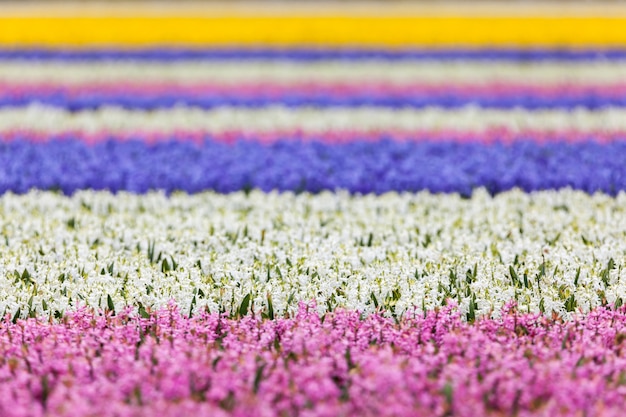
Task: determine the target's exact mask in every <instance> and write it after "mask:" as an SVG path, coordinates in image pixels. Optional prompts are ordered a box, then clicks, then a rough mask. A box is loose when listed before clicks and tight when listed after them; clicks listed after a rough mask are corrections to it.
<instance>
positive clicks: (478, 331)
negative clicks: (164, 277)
mask: <svg viewBox="0 0 626 417" xmlns="http://www.w3.org/2000/svg"><path fill="white" fill-rule="evenodd" d="M625 342H626V310H625V309H624V308H621V309H618V310H612V309H599V310H596V311H593V312H591V313H590V314H588V315H584V316H577V317H575V318H574V319H573V320H571V321H567V322H563V321H561V320H560V319H556V318H548V317H545V316H538V315H526V314H520V313H519V312H517V311H516V309H515V308H514V307H512V306H507V307H506V308H505V310H504V311H503V312H502V316H501V318H499V319H489V318H481V319H478V320H477V321H475V322H474V323H467V322H464V321H462V320H461V319H460V317H459V314H458V312H457V310H456V309H455V307H454V306H448V307H446V308H444V309H442V310H439V311H431V312H428V313H426V314H424V315H423V314H422V313H416V314H415V315H412V314H411V315H408V316H406V317H404V318H402V319H397V320H395V321H394V320H393V319H391V318H384V317H382V316H380V315H378V314H374V315H370V316H367V317H365V318H364V317H361V315H360V314H359V313H358V312H354V311H352V312H351V311H335V312H333V313H328V314H326V315H325V316H322V317H320V316H318V314H317V312H316V310H315V307H314V306H313V305H304V304H303V305H301V307H300V310H299V312H298V313H297V315H295V316H294V317H292V318H281V319H275V320H267V319H266V320H262V319H260V318H258V317H255V316H251V315H248V316H244V317H243V318H241V317H240V318H234V319H229V318H226V317H224V316H219V315H216V314H207V313H203V314H198V315H196V316H194V317H191V318H187V317H184V316H182V315H181V314H180V313H179V312H178V310H177V308H176V307H175V306H174V305H173V304H171V305H170V306H169V308H166V309H163V310H159V311H155V312H152V313H150V312H146V311H143V312H142V314H141V315H140V316H137V315H134V314H131V313H130V312H129V311H125V312H123V313H121V314H119V315H117V316H112V315H111V314H110V313H107V314H104V315H103V314H96V313H92V312H88V311H87V310H85V309H81V310H78V311H76V312H74V313H69V314H67V315H66V316H64V318H62V319H61V320H60V321H58V322H54V323H52V322H49V321H48V320H45V319H41V318H38V319H37V318H32V319H27V320H17V321H15V323H13V322H12V321H11V320H10V317H7V318H5V321H4V322H3V323H2V325H1V326H0V353H1V355H0V414H1V415H3V416H6V417H18V416H31V417H35V416H93V415H98V416H118V417H124V416H140V415H160V416H179V415H215V416H220V415H233V416H252V415H255V416H352V415H362V416H396V417H398V416H416V415H429V416H468V417H469V416H510V415H517V416H530V415H533V416H535V415H545V416H548V415H549V416H579V415H588V416H591V415H593V416H621V415H623V404H624V402H625V401H626V359H625V358H624V349H626V343H625Z"/></svg>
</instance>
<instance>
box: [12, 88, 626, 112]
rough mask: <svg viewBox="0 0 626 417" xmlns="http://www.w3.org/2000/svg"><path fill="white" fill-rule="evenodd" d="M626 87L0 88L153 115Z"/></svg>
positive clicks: (565, 101)
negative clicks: (189, 110)
mask: <svg viewBox="0 0 626 417" xmlns="http://www.w3.org/2000/svg"><path fill="white" fill-rule="evenodd" d="M625 93H626V85H624V84H616V85H610V84H609V85H603V86H596V85H571V84H561V85H550V86H533V85H527V84H519V85H511V84H501V83H498V84H487V85H484V86H475V85H473V84H465V85H463V84H460V85H449V84H441V85H437V84H414V83H411V84H401V83H396V84H387V83H378V84H376V83H368V84H367V85H365V86H364V85H363V83H362V82H360V83H358V84H357V83H343V84H338V83H320V82H308V83H301V84H281V83H275V84H271V83H249V84H237V85H222V84H190V85H185V86H180V85H177V84H169V85H168V84H166V83H154V84H131V85H124V84H121V85H120V84H117V83H115V84H113V83H110V84H106V83H101V84H98V85H93V84H85V85H78V86H59V85H47V84H43V85H37V84H35V85H33V84H30V83H29V84H23V85H19V84H17V85H16V84H12V85H0V108H1V107H16V106H24V105H28V104H30V103H40V104H45V105H48V106H55V107H61V108H66V109H68V110H72V111H78V110H86V109H97V108H100V107H103V106H117V107H122V108H125V109H138V110H153V109H160V108H168V107H173V106H180V105H185V106H190V107H196V108H202V109H212V108H217V107H224V106H238V107H242V108H258V107H263V106H272V105H283V106H288V107H318V108H325V107H338V106H340V107H363V106H372V107H386V108H392V109H400V108H427V107H438V108H459V107H463V106H467V105H475V106H479V107H482V108H497V109H508V108H525V109H546V108H558V109H576V108H579V107H582V108H587V109H595V108H604V107H607V106H613V107H624V106H626V94H625Z"/></svg>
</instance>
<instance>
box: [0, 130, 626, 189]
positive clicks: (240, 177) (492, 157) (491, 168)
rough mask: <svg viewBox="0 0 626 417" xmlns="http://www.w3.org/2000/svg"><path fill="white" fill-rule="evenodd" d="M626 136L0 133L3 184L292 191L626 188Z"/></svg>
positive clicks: (3, 186) (0, 185)
mask: <svg viewBox="0 0 626 417" xmlns="http://www.w3.org/2000/svg"><path fill="white" fill-rule="evenodd" d="M625 158H626V142H624V141H615V142H611V143H607V144H599V143H596V142H593V141H588V142H581V143H566V142H554V143H547V144H539V143H536V142H532V141H519V142H514V143H512V144H503V143H495V144H488V145H487V144H480V143H459V142H455V141H453V140H452V141H445V142H441V141H439V142H429V141H420V142H397V141H391V140H385V138H384V137H382V138H381V140H380V141H374V142H372V141H363V142H359V141H356V142H352V143H345V144H327V143H321V142H300V141H298V140H294V139H286V140H284V141H278V142H275V143H270V144H262V143H259V142H254V141H248V140H246V141H236V142H234V143H232V144H228V143H223V142H218V141H213V140H210V139H206V140H205V141H203V142H201V143H199V144H194V143H190V142H184V141H176V140H172V141H169V142H161V143H157V144H147V143H145V142H144V141H142V140H135V141H133V140H131V141H125V142H121V141H116V140H108V141H104V142H101V143H97V144H94V145H88V144H86V143H84V142H81V141H78V140H72V139H63V140H60V139H59V140H51V141H49V142H43V143H33V142H30V141H28V140H20V139H17V140H13V141H10V142H0V193H4V192H7V191H12V192H17V193H23V192H27V191H28V190H29V189H31V188H38V189H58V190H61V191H63V192H64V193H67V194H71V193H73V192H74V191H76V190H80V189H96V190H100V189H108V190H111V191H114V192H116V191H121V190H126V191H131V192H137V193H143V192H147V191H148V190H151V189H161V190H165V191H166V192H173V191H177V190H182V191H186V192H190V193H195V192H200V191H203V190H215V191H218V192H224V193H228V192H234V191H239V190H248V189H254V188H258V189H261V190H265V191H269V190H274V189H275V190H280V191H295V192H302V191H308V192H320V191H322V190H335V189H346V190H349V191H350V192H353V193H384V192H388V191H420V190H430V191H432V192H457V193H461V194H462V195H470V194H471V192H472V190H473V189H475V188H478V187H485V188H486V189H487V190H489V192H491V193H498V192H501V191H505V190H509V189H512V188H514V187H519V188H521V189H523V190H525V191H534V190H542V189H560V188H564V187H571V188H574V189H580V190H584V191H586V192H589V193H593V192H596V191H602V192H605V193H609V194H616V193H618V192H619V191H622V190H626V166H625V165H624V163H623V161H624V159H625Z"/></svg>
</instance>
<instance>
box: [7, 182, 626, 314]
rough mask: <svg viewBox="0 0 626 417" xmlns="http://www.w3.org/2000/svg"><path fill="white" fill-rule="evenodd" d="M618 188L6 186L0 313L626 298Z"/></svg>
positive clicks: (625, 242)
mask: <svg viewBox="0 0 626 417" xmlns="http://www.w3.org/2000/svg"><path fill="white" fill-rule="evenodd" d="M625 261H626V195H625V194H620V195H619V196H617V197H616V198H612V197H609V196H606V195H600V194H596V195H593V196H589V195H586V194H584V193H582V192H576V191H571V190H563V191H547V192H538V193H532V194H526V193H523V192H521V191H517V190H516V191H510V192H506V193H502V194H499V195H497V196H495V197H491V196H489V195H488V194H487V193H486V192H485V191H483V190H478V191H476V192H475V193H474V195H473V196H472V197H471V198H470V199H463V198H461V197H460V196H458V195H432V194H429V193H419V194H396V193H389V194H385V195H382V196H373V195H366V196H358V195H357V196H350V195H349V194H347V193H343V192H339V193H330V192H324V193H321V194H318V195H310V194H300V195H295V194H292V193H283V194H279V193H269V194H264V193H261V192H258V191H252V192H251V193H249V194H246V193H244V192H239V193H234V194H230V195H220V194H215V193H210V192H209V193H202V194H196V195H186V194H174V195H172V196H170V197H167V196H165V195H163V194H161V193H151V194H147V195H143V196H138V195H132V194H126V193H120V194H117V195H112V194H110V193H107V192H93V191H82V192H78V193H76V194H75V195H73V196H72V197H66V196H62V195H59V194H55V193H52V192H40V191H32V192H30V193H28V194H26V195H13V194H10V193H9V194H5V195H3V196H2V197H0V313H2V312H5V313H11V314H15V313H18V314H20V315H21V316H26V315H35V314H37V315H44V316H46V315H50V316H54V315H59V314H60V313H62V312H63V311H65V310H67V309H68V308H72V307H74V306H76V305H88V306H91V307H94V308H102V309H106V308H111V307H113V308H114V309H116V310H117V309H121V308H122V307H124V306H132V307H133V308H137V307H139V308H142V307H143V308H154V307H160V306H163V305H164V304H166V303H167V302H168V301H170V300H175V301H176V302H178V303H179V305H181V306H182V307H183V308H184V309H189V311H190V312H192V311H197V310H198V309H204V308H208V309H209V310H210V311H214V312H216V311H225V312H233V311H236V310H237V309H238V308H240V306H241V304H242V303H243V300H244V299H245V298H246V296H247V295H249V296H250V297H249V299H250V304H249V306H250V309H252V310H253V311H256V312H259V311H261V310H267V309H268V307H269V305H270V304H271V306H272V308H273V310H274V311H275V314H277V315H282V314H288V313H289V312H293V311H294V310H295V309H296V308H297V303H298V302H299V301H310V300H316V301H317V304H318V308H319V309H320V312H321V311H324V310H328V309H335V308H341V307H344V308H349V309H358V310H361V311H363V312H364V313H369V312H373V311H375V310H376V309H377V308H378V309H384V310H385V311H386V312H387V314H396V315H399V314H403V312H405V311H407V310H412V309H413V308H417V309H418V310H422V309H432V308H435V307H437V306H441V305H442V304H443V303H444V302H445V300H446V299H450V298H451V299H455V300H457V302H459V304H460V306H461V309H462V311H463V312H464V313H465V314H467V315H468V317H470V316H473V315H476V316H478V315H482V314H496V315H497V314H498V310H499V308H500V307H501V306H502V305H503V304H504V303H506V302H508V301H510V300H517V302H518V304H519V306H520V309H521V310H522V311H531V312H537V311H545V312H546V313H550V312H552V311H554V312H557V313H559V314H562V315H564V316H567V315H568V314H569V312H571V311H576V310H578V309H582V310H584V311H586V310H589V309H590V308H592V307H595V306H598V305H601V304H603V303H617V304H620V303H621V302H622V300H623V299H624V297H626V281H625V278H626V277H625V276H624V275H625V272H623V271H624V267H625V265H626V263H625Z"/></svg>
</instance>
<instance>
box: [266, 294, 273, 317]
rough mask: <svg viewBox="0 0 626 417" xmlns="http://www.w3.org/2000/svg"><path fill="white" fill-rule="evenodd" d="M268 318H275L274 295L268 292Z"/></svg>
mask: <svg viewBox="0 0 626 417" xmlns="http://www.w3.org/2000/svg"><path fill="white" fill-rule="evenodd" d="M267 318H268V319H270V320H274V305H273V304H272V295H271V294H270V293H267Z"/></svg>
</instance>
